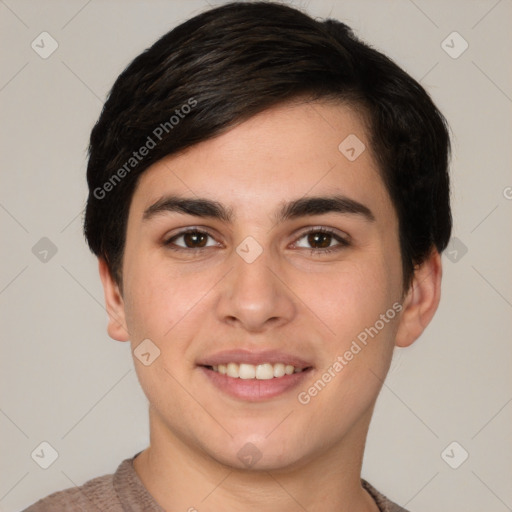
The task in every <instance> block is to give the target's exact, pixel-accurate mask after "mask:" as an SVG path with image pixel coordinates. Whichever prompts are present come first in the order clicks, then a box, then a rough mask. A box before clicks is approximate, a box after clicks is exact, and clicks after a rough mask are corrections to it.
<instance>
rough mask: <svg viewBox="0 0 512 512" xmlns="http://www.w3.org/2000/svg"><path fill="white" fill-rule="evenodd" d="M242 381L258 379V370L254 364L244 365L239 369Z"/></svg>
mask: <svg viewBox="0 0 512 512" xmlns="http://www.w3.org/2000/svg"><path fill="white" fill-rule="evenodd" d="M238 373H239V377H240V378H241V379H254V377H256V368H255V367H254V366H253V365H252V364H244V363H242V364H241V365H240V367H239V369H238Z"/></svg>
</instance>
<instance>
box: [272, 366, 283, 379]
mask: <svg viewBox="0 0 512 512" xmlns="http://www.w3.org/2000/svg"><path fill="white" fill-rule="evenodd" d="M284 375H285V372H284V364H283V363H277V364H275V365H274V377H284Z"/></svg>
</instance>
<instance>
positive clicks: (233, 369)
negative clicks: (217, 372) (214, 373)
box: [226, 363, 240, 379]
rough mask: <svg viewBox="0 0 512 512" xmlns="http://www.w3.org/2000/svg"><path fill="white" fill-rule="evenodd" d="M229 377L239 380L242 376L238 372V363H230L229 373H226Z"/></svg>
mask: <svg viewBox="0 0 512 512" xmlns="http://www.w3.org/2000/svg"><path fill="white" fill-rule="evenodd" d="M226 374H227V376H228V377H235V378H236V379H238V377H240V374H239V372H238V364H237V363H229V364H228V371H227V372H226Z"/></svg>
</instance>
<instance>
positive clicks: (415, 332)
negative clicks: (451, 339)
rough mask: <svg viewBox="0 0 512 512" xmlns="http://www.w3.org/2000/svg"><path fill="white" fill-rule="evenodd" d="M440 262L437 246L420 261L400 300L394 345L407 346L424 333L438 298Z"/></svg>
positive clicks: (439, 295) (440, 273)
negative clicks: (400, 308) (399, 312)
mask: <svg viewBox="0 0 512 512" xmlns="http://www.w3.org/2000/svg"><path fill="white" fill-rule="evenodd" d="M441 278H442V263H441V256H440V254H439V252H438V251H437V250H435V249H434V250H432V252H431V253H430V256H429V257H428V258H427V259H426V260H425V261H424V262H423V263H421V264H420V265H419V266H418V267H417V268H416V270H415V272H414V278H413V281H412V284H411V287H410V288H409V291H408V292H407V296H406V298H405V300H404V303H403V312H402V315H401V318H400V323H399V326H398V331H397V334H396V340H395V345H396V346H398V347H408V346H409V345H412V343H414V341H416V339H418V338H419V336H420V335H421V334H422V333H423V331H424V330H425V329H426V327H427V325H428V324H429V323H430V321H431V320H432V318H433V316H434V314H435V312H436V310H437V307H438V306H439V301H440V299H441Z"/></svg>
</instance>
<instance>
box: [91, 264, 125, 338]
mask: <svg viewBox="0 0 512 512" xmlns="http://www.w3.org/2000/svg"><path fill="white" fill-rule="evenodd" d="M98 270H99V273H100V278H101V282H102V284H103V293H104V295H105V307H106V309H107V313H108V317H109V321H108V327H107V332H108V335H109V336H110V337H111V338H112V339H114V340H117V341H129V339H130V335H129V333H128V329H127V328H126V319H125V311H124V301H123V297H122V295H121V292H120V291H119V286H118V284H117V283H116V282H115V280H114V279H113V278H112V275H111V273H110V269H109V268H108V265H107V262H106V261H105V260H104V259H103V258H98Z"/></svg>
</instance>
